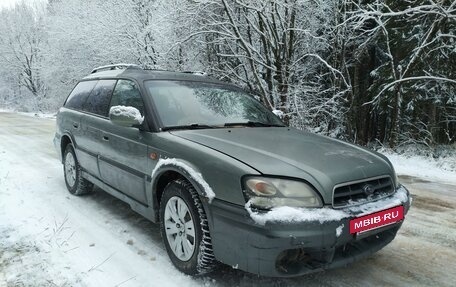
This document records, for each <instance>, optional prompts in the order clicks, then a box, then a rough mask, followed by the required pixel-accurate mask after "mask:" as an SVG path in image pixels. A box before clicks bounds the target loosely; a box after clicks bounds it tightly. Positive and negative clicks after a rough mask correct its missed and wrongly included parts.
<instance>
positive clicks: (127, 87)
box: [110, 80, 144, 115]
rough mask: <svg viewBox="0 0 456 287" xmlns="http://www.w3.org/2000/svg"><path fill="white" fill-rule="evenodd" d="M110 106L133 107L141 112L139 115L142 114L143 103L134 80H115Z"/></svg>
mask: <svg viewBox="0 0 456 287" xmlns="http://www.w3.org/2000/svg"><path fill="white" fill-rule="evenodd" d="M110 106H111V107H113V106H127V107H134V108H137V109H138V110H139V111H140V112H141V115H144V103H143V101H142V98H141V93H140V92H139V89H138V87H137V86H136V84H135V82H133V81H130V80H119V81H118V82H117V85H116V88H115V89H114V92H113V93H112V99H111V105H110Z"/></svg>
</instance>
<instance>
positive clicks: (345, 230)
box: [54, 64, 410, 277]
mask: <svg viewBox="0 0 456 287" xmlns="http://www.w3.org/2000/svg"><path fill="white" fill-rule="evenodd" d="M54 145H55V147H56V149H57V150H58V153H59V155H60V156H61V159H62V163H63V166H64V177H65V182H66V186H67V188H68V190H69V191H70V193H71V194H74V195H82V194H86V193H89V192H91V191H92V189H93V185H96V186H98V187H100V188H101V189H103V190H105V191H106V192H108V193H110V194H111V195H113V196H115V197H117V198H119V199H120V200H122V201H124V202H126V203H128V204H129V205H130V206H131V208H132V209H133V210H135V211H136V212H138V213H139V214H141V215H143V216H144V217H145V218H147V219H149V220H151V221H153V222H157V223H159V224H160V226H161V234H162V237H163V241H164V244H165V247H166V250H167V252H168V254H169V257H170V259H171V261H172V263H173V264H174V265H175V266H176V267H177V268H178V269H179V270H181V271H182V272H185V273H187V274H202V273H206V272H208V271H211V270H212V269H213V268H214V266H216V265H217V263H218V262H221V263H224V264H228V265H231V266H232V267H233V268H238V269H241V270H244V271H247V272H251V273H255V274H259V275H264V276H276V277H291V276H299V275H302V274H306V273H310V272H315V271H320V270H325V269H329V268H334V267H339V266H345V265H347V264H349V263H351V262H353V261H355V260H359V259H361V258H364V257H366V256H368V255H370V254H372V253H374V252H376V251H378V250H380V249H381V248H383V247H384V246H386V245H387V244H388V243H389V242H391V241H392V240H393V239H394V237H395V235H396V233H397V231H398V230H399V228H400V227H401V225H402V222H403V220H404V216H405V214H406V213H407V211H408V209H409V207H410V195H409V192H408V191H407V190H406V189H405V188H404V187H403V186H401V185H400V184H399V182H398V180H397V177H396V174H395V171H394V168H393V166H392V165H391V163H390V162H389V161H388V159H387V158H386V157H384V156H382V155H381V154H378V153H375V152H372V151H369V150H367V149H364V148H362V147H359V146H356V145H353V144H349V143H346V142H343V141H339V140H336V139H331V138H328V137H324V136H320V135H316V134H313V133H309V132H305V131H301V130H297V129H294V128H290V127H287V126H285V125H284V124H283V123H282V121H281V120H280V118H279V117H277V116H276V115H275V114H274V113H273V112H271V111H270V110H268V109H267V108H266V107H265V106H263V105H262V104H261V103H260V102H259V101H257V100H256V99H255V97H253V96H252V95H251V94H249V93H247V92H246V91H244V90H242V89H241V88H239V87H237V86H234V85H230V84H227V83H224V82H220V81H217V80H215V79H211V78H209V77H207V76H205V75H203V74H200V73H192V72H169V71H159V70H144V69H141V68H140V67H138V66H136V65H128V64H118V65H109V66H103V67H99V68H96V69H94V70H93V71H92V73H91V74H90V75H88V76H87V77H85V78H84V79H82V80H81V81H79V83H78V84H77V85H76V87H75V88H74V89H73V91H72V92H71V94H70V95H69V96H68V98H67V100H66V102H65V104H64V106H63V107H62V108H61V109H60V111H59V113H58V115H57V131H56V134H55V138H54Z"/></svg>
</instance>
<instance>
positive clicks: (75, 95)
mask: <svg viewBox="0 0 456 287" xmlns="http://www.w3.org/2000/svg"><path fill="white" fill-rule="evenodd" d="M96 83H97V81H84V82H79V84H77V85H76V87H75V88H74V89H73V91H72V92H71V94H70V95H69V96H68V99H67V100H66V102H65V107H66V108H70V109H75V110H82V107H83V106H84V103H85V101H86V100H87V97H88V96H89V95H90V92H91V91H92V89H93V87H95V84H96Z"/></svg>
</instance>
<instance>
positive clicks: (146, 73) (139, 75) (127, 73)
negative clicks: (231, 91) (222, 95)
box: [82, 66, 240, 89]
mask: <svg viewBox="0 0 456 287" xmlns="http://www.w3.org/2000/svg"><path fill="white" fill-rule="evenodd" d="M94 71H95V72H92V73H91V74H89V75H88V76H86V77H84V78H83V79H82V80H83V81H85V80H101V79H113V78H119V79H122V78H127V79H134V80H136V81H138V82H143V81H146V80H168V81H194V82H205V83H214V84H221V85H225V86H231V87H237V88H239V89H240V87H238V86H235V85H232V84H229V83H226V82H222V81H220V80H217V79H213V78H211V77H208V76H206V75H204V74H202V73H200V72H175V71H166V70H149V69H141V68H138V67H136V66H135V67H127V68H126V69H113V70H105V71H96V69H94Z"/></svg>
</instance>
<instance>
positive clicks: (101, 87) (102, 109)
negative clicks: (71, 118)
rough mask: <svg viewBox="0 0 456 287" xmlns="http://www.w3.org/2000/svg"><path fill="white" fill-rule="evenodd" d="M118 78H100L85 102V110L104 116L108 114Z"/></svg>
mask: <svg viewBox="0 0 456 287" xmlns="http://www.w3.org/2000/svg"><path fill="white" fill-rule="evenodd" d="M115 84H116V80H100V81H98V83H97V85H96V86H95V87H94V88H93V90H92V93H90V96H89V97H88V98H87V101H86V102H85V104H84V111H86V112H89V113H92V114H97V115H100V116H103V117H107V116H108V109H109V103H110V101H111V95H112V90H113V89H114V86H115Z"/></svg>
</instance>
